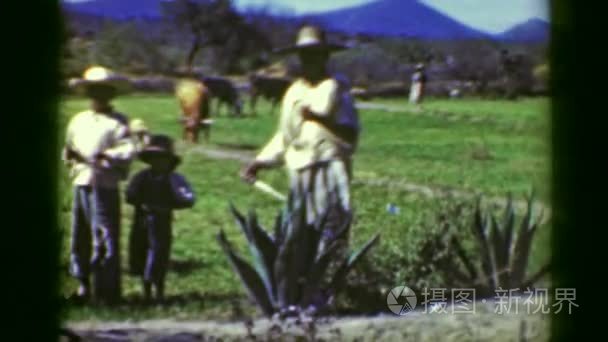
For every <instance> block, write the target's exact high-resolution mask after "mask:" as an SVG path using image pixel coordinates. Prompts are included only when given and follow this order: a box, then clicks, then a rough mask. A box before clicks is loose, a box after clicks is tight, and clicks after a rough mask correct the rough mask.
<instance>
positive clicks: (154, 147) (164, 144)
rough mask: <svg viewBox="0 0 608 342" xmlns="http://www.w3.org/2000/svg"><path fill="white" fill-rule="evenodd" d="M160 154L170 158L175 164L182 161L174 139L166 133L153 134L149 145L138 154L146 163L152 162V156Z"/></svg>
mask: <svg viewBox="0 0 608 342" xmlns="http://www.w3.org/2000/svg"><path fill="white" fill-rule="evenodd" d="M158 156H162V157H166V158H169V159H170V160H171V161H172V162H173V163H174V166H177V165H178V164H179V163H181V158H180V157H179V156H178V155H176V154H175V150H174V148H173V139H171V138H170V137H168V136H166V135H164V134H157V135H153V136H152V137H151V138H150V143H149V144H148V146H146V147H145V148H144V149H143V150H142V151H141V152H139V154H138V157H139V159H141V160H142V161H143V162H144V163H150V159H151V158H154V157H158Z"/></svg>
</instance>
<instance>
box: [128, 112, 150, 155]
mask: <svg viewBox="0 0 608 342" xmlns="http://www.w3.org/2000/svg"><path fill="white" fill-rule="evenodd" d="M129 130H130V132H131V136H132V137H133V143H134V144H135V149H136V150H137V152H140V151H141V150H143V148H144V147H146V146H147V145H148V143H149V142H150V130H149V129H148V127H147V126H146V123H145V122H144V120H142V119H133V120H131V123H130V124H129Z"/></svg>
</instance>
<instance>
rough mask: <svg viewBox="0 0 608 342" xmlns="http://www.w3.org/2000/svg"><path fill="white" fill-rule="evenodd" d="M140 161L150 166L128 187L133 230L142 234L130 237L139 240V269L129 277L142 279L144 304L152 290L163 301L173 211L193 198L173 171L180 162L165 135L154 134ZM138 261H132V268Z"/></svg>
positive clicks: (188, 189) (185, 183) (191, 193)
mask: <svg viewBox="0 0 608 342" xmlns="http://www.w3.org/2000/svg"><path fill="white" fill-rule="evenodd" d="M139 159H141V160H142V161H143V162H145V163H147V164H149V165H150V167H149V168H146V169H144V170H143V171H140V172H139V173H137V174H136V175H135V176H134V177H133V178H132V179H131V181H130V182H129V185H128V187H127V194H126V198H127V203H129V204H131V205H133V206H135V217H134V218H133V229H134V230H139V231H143V232H145V236H143V234H132V235H131V237H132V238H139V239H142V240H143V241H140V242H138V243H136V244H138V245H141V244H142V243H143V244H144V246H145V248H143V249H140V250H141V251H142V254H141V255H140V256H137V255H131V256H130V257H131V258H138V257H139V258H141V260H142V262H141V263H140V264H141V267H138V269H131V273H132V274H137V275H140V276H142V280H143V288H144V296H145V300H146V302H149V301H150V300H151V299H152V287H154V289H155V292H156V300H157V301H158V302H162V301H163V300H164V289H165V287H164V282H165V276H166V274H167V268H168V266H169V256H170V252H171V240H172V233H171V230H172V229H171V224H172V221H173V210H175V209H184V208H191V207H192V206H193V205H194V201H195V197H194V193H193V191H192V188H191V187H190V185H189V184H188V182H187V181H186V179H185V178H184V177H183V176H182V175H180V174H178V173H177V172H175V171H174V170H175V168H176V167H177V166H178V165H179V163H180V162H181V159H180V157H179V156H177V155H175V153H174V150H173V141H172V140H171V138H169V137H168V136H165V135H153V136H152V137H151V139H150V142H149V144H148V145H147V146H146V147H145V148H144V149H143V150H142V151H141V152H140V153H139ZM133 264H137V262H133V261H131V265H133Z"/></svg>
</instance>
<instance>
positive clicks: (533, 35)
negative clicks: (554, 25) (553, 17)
mask: <svg viewBox="0 0 608 342" xmlns="http://www.w3.org/2000/svg"><path fill="white" fill-rule="evenodd" d="M550 32H551V25H550V24H549V23H548V22H547V21H545V20H542V19H540V18H533V19H530V20H527V21H525V22H523V23H521V24H518V25H515V26H513V27H512V28H510V29H509V30H507V31H505V32H503V33H500V34H498V35H496V39H498V40H502V41H509V42H529V43H538V42H546V41H548V40H549V36H550Z"/></svg>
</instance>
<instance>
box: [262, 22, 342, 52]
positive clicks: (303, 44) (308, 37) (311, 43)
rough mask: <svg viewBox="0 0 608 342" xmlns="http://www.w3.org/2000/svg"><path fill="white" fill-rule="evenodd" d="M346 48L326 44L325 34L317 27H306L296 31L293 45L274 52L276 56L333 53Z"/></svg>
mask: <svg viewBox="0 0 608 342" xmlns="http://www.w3.org/2000/svg"><path fill="white" fill-rule="evenodd" d="M346 48H347V47H346V46H345V45H341V44H334V43H329V42H327V38H326V37H325V32H324V31H323V30H321V29H320V28H319V27H316V26H312V25H306V26H303V27H302V28H300V31H298V37H297V39H296V43H295V45H292V46H288V47H284V48H279V49H275V50H274V52H275V53H278V54H289V53H294V52H298V51H301V50H313V51H327V52H335V51H340V50H344V49H346Z"/></svg>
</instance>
